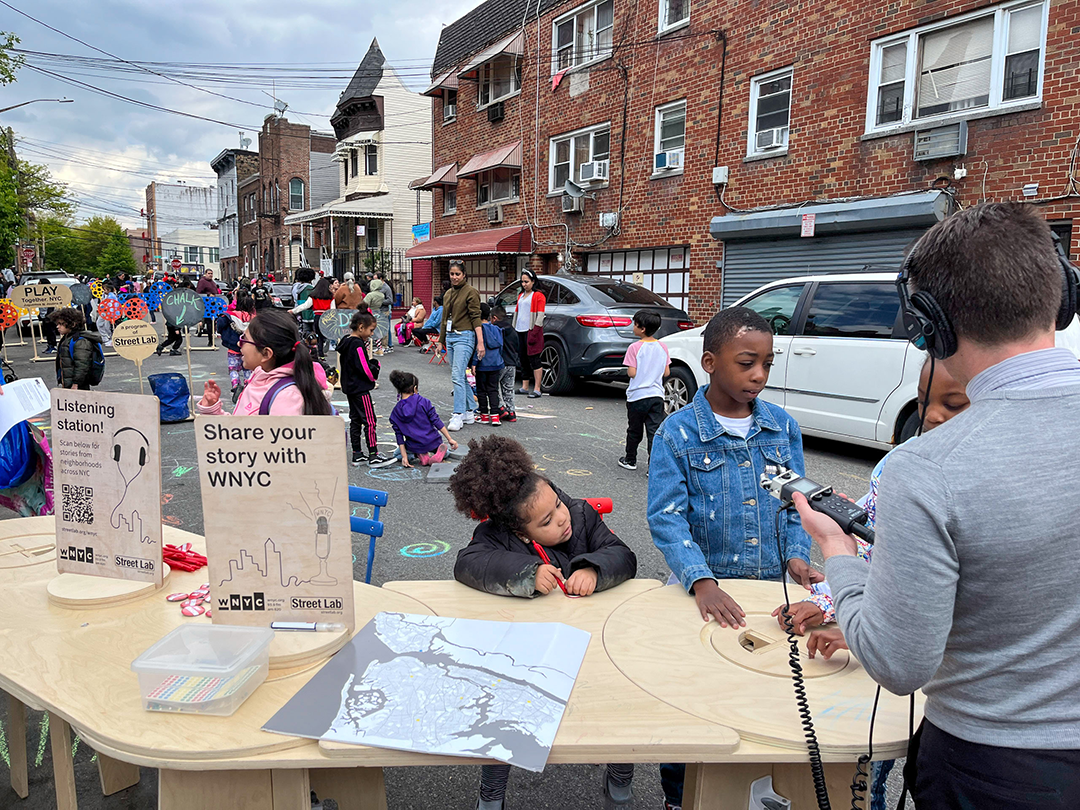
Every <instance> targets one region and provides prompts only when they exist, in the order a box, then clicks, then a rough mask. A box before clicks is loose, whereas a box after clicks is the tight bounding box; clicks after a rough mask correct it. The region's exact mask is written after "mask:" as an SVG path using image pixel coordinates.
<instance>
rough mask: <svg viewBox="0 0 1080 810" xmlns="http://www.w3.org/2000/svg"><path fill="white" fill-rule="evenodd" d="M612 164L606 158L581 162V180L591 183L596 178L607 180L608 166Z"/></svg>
mask: <svg viewBox="0 0 1080 810" xmlns="http://www.w3.org/2000/svg"><path fill="white" fill-rule="evenodd" d="M610 165H611V164H610V163H609V162H608V161H606V160H594V161H592V162H591V163H582V164H581V182H582V183H589V182H592V181H594V180H607V179H608V167H609V166H610Z"/></svg>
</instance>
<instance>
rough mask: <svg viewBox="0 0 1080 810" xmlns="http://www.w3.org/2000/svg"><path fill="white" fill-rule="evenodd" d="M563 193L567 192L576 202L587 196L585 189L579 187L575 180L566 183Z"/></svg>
mask: <svg viewBox="0 0 1080 810" xmlns="http://www.w3.org/2000/svg"><path fill="white" fill-rule="evenodd" d="M563 191H565V192H566V193H567V194H568V195H570V196H571V197H573V198H574V199H575V200H580V199H581V198H582V197H584V196H585V189H583V188H582V187H581V186H579V185H578V184H577V183H575V182H574V181H573V180H569V179H568V180H567V181H566V183H564V184H563Z"/></svg>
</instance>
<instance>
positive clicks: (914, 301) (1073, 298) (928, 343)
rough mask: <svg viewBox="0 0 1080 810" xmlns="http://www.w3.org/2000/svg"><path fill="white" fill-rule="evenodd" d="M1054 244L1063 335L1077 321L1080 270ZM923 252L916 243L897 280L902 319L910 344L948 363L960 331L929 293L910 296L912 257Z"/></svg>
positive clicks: (1059, 323) (1058, 321)
mask: <svg viewBox="0 0 1080 810" xmlns="http://www.w3.org/2000/svg"><path fill="white" fill-rule="evenodd" d="M1051 237H1052V238H1053V240H1054V243H1053V244H1054V252H1055V253H1056V254H1057V259H1058V263H1059V265H1060V266H1061V306H1060V307H1059V308H1058V313H1057V317H1056V319H1055V321H1054V328H1055V329H1057V330H1058V331H1059V332H1060V331H1061V330H1063V329H1067V328H1068V326H1069V325H1070V324H1071V323H1072V322H1073V318H1075V317H1076V308H1077V297H1078V294H1080V293H1078V290H1080V270H1077V269H1076V267H1074V266H1073V264H1072V262H1070V261H1069V257H1068V255H1067V254H1066V253H1065V248H1064V246H1063V245H1062V244H1061V239H1060V238H1059V237H1058V235H1057V234H1056V233H1051ZM918 249H919V244H918V243H916V244H915V247H913V248H912V249H911V250H910V251H909V252H908V255H907V256H906V257H905V258H904V263H903V264H902V265H901V266H900V275H899V276H897V277H896V291H897V293H898V294H899V295H900V317H901V319H902V320H903V322H904V330H905V331H906V333H907V338H908V340H910V341H911V343H912V344H913V345H914V346H915V347H916V348H919V349H924V350H926V352H927V353H929V355H930V356H931V357H933V358H935V359H937V360H944V359H945V358H946V357H952V355H954V354H956V348H957V341H956V331H955V330H954V329H953V325H952V322H951V321H950V320H949V316H948V315H947V314H946V313H945V310H943V309H942V308H941V305H940V304H938V302H937V300H936V299H935V298H934V296H933V295H931V294H930V293H928V292H926V291H925V290H918V291H916V292H910V291H909V290H908V282H910V281H911V275H910V265H911V260H912V257H913V256H915V254H916V252H917V251H918Z"/></svg>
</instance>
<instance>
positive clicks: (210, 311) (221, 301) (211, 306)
mask: <svg viewBox="0 0 1080 810" xmlns="http://www.w3.org/2000/svg"><path fill="white" fill-rule="evenodd" d="M228 306H229V302H228V301H227V300H226V299H225V298H224V297H223V296H220V295H208V296H206V298H204V299H203V315H205V316H206V317H207V318H219V317H221V316H222V315H224V314H225V311H226V309H227V308H228Z"/></svg>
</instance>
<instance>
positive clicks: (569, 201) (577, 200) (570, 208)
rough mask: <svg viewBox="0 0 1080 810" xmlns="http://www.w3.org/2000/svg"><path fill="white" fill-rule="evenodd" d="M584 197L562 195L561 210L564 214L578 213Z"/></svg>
mask: <svg viewBox="0 0 1080 810" xmlns="http://www.w3.org/2000/svg"><path fill="white" fill-rule="evenodd" d="M584 201H585V198H584V197H571V196H570V195H569V194H563V195H562V212H563V213H564V214H580V213H581V205H582V203H583V202H584Z"/></svg>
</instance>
